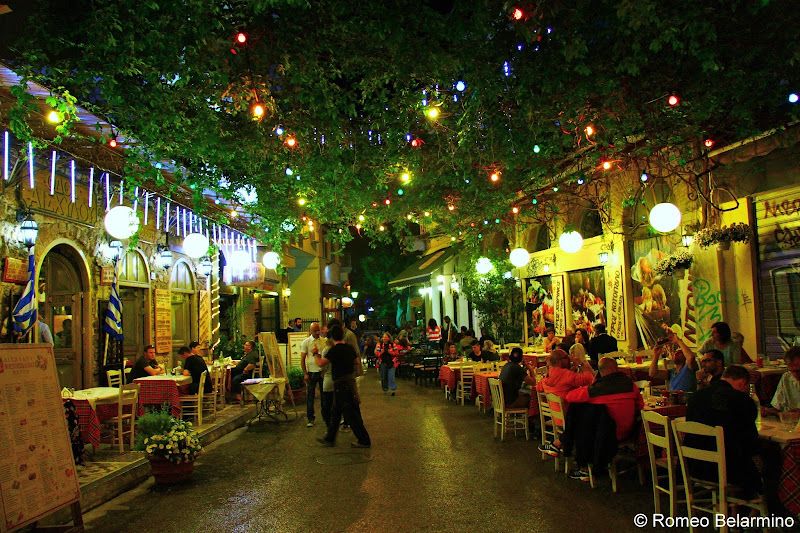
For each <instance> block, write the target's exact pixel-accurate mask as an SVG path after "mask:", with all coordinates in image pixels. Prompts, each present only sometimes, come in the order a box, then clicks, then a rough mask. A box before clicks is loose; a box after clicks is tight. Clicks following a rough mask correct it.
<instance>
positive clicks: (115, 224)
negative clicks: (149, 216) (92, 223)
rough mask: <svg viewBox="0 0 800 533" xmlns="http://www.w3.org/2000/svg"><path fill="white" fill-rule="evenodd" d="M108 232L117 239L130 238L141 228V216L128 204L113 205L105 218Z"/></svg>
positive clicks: (104, 221) (104, 222) (104, 223)
mask: <svg viewBox="0 0 800 533" xmlns="http://www.w3.org/2000/svg"><path fill="white" fill-rule="evenodd" d="M103 225H104V226H105V228H106V233H108V234H109V235H111V236H112V237H114V238H115V239H119V240H124V239H130V238H131V236H132V235H133V234H134V233H136V232H137V231H138V230H139V217H137V216H136V213H134V211H133V209H131V208H130V207H128V206H126V205H118V206H116V207H112V208H111V210H109V212H108V213H106V216H105V218H104V219H103Z"/></svg>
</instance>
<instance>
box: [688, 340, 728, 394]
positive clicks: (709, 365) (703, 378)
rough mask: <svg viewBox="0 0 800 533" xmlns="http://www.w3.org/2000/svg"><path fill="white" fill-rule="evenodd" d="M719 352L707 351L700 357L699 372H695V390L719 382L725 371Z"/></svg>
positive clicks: (722, 356)
mask: <svg viewBox="0 0 800 533" xmlns="http://www.w3.org/2000/svg"><path fill="white" fill-rule="evenodd" d="M724 357H725V356H724V355H722V352H720V351H719V350H709V351H707V352H705V353H703V355H701V356H700V370H698V371H697V374H695V377H696V378H697V390H700V389H702V388H703V387H707V386H708V385H710V384H712V383H714V382H715V381H719V380H720V378H722V371H723V370H725V359H724Z"/></svg>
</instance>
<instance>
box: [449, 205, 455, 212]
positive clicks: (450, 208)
mask: <svg viewBox="0 0 800 533" xmlns="http://www.w3.org/2000/svg"><path fill="white" fill-rule="evenodd" d="M455 208H456V206H454V205H453V204H450V205H448V206H447V210H448V211H454V210H455Z"/></svg>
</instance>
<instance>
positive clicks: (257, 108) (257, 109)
mask: <svg viewBox="0 0 800 533" xmlns="http://www.w3.org/2000/svg"><path fill="white" fill-rule="evenodd" d="M253 116H254V117H256V118H261V117H263V116H264V106H263V105H261V104H255V105H254V106H253Z"/></svg>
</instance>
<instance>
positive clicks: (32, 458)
mask: <svg viewBox="0 0 800 533" xmlns="http://www.w3.org/2000/svg"><path fill="white" fill-rule="evenodd" d="M0 450H2V453H0V504H1V505H0V510H2V516H0V519H2V521H3V525H4V526H5V527H4V528H0V529H3V530H14V529H17V528H20V527H23V526H25V525H27V524H30V523H32V522H34V521H36V520H39V519H41V518H43V517H44V516H46V515H48V514H50V513H52V512H54V511H56V510H58V509H60V508H62V507H64V506H66V505H68V504H70V503H72V502H75V501H78V500H79V499H80V489H79V485H78V478H77V475H76V472H75V462H74V459H73V457H72V449H71V444H70V440H69V434H68V432H67V421H66V418H65V416H64V404H63V402H62V400H61V391H60V389H59V384H58V376H57V374H56V368H55V359H54V357H53V348H52V346H51V345H49V344H0Z"/></svg>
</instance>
